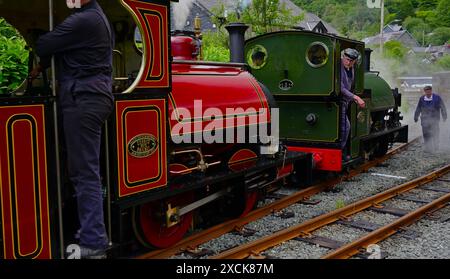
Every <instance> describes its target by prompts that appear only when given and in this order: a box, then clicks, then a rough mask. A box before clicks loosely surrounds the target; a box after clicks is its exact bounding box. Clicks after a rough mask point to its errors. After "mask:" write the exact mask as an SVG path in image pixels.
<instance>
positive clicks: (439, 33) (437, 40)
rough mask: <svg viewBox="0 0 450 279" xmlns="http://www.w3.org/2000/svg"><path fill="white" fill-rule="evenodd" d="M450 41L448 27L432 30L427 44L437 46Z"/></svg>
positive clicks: (449, 29) (449, 28)
mask: <svg viewBox="0 0 450 279" xmlns="http://www.w3.org/2000/svg"><path fill="white" fill-rule="evenodd" d="M449 39H450V27H439V28H436V29H434V30H433V32H432V33H431V34H430V35H429V38H428V42H429V43H430V44H432V45H435V46H439V45H443V44H445V43H446V42H448V41H449Z"/></svg>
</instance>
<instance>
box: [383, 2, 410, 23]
mask: <svg viewBox="0 0 450 279" xmlns="http://www.w3.org/2000/svg"><path fill="white" fill-rule="evenodd" d="M386 8H387V9H388V10H389V12H390V13H395V14H396V15H397V17H396V18H397V19H401V20H404V19H405V18H407V17H408V16H411V15H414V12H415V9H414V5H413V2H412V1H411V0H386Z"/></svg>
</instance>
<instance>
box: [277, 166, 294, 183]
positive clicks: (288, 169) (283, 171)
mask: <svg viewBox="0 0 450 279" xmlns="http://www.w3.org/2000/svg"><path fill="white" fill-rule="evenodd" d="M293 171H294V164H288V165H286V166H284V167H282V168H281V167H280V168H278V169H277V180H278V179H281V178H283V177H286V176H288V175H290V174H291V173H292V172H293Z"/></svg>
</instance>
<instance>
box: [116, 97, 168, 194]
mask: <svg viewBox="0 0 450 279" xmlns="http://www.w3.org/2000/svg"><path fill="white" fill-rule="evenodd" d="M165 108H166V101H165V100H164V99H149V100H126V101H117V102H116V123H117V125H116V126H117V127H116V133H117V146H116V148H117V168H118V187H119V189H118V193H119V197H124V196H129V195H132V194H136V193H140V192H143V191H148V190H150V189H153V188H156V187H161V186H165V185H166V184H167V148H166V146H167V142H166V125H165V123H166V113H165ZM142 119H145V120H146V121H142ZM142 134H151V135H153V136H154V137H155V138H156V139H157V142H158V148H157V149H156V151H155V152H154V153H153V154H152V155H150V156H148V157H145V158H136V157H133V156H131V155H130V154H129V152H128V144H129V142H130V141H131V139H133V138H134V137H136V136H138V135H142Z"/></svg>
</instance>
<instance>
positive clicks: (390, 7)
mask: <svg viewBox="0 0 450 279" xmlns="http://www.w3.org/2000/svg"><path fill="white" fill-rule="evenodd" d="M292 1H293V2H294V3H295V4H297V5H298V6H299V7H301V8H302V9H304V10H306V11H309V12H312V13H315V14H317V15H318V16H319V17H321V18H323V19H324V20H326V21H328V22H330V23H331V24H332V25H333V26H334V27H335V28H337V29H338V30H339V31H340V32H341V33H342V34H344V35H345V36H349V37H351V38H355V39H362V38H364V37H368V36H372V35H375V34H376V33H378V32H379V29H380V10H379V9H369V8H368V7H367V1H366V0H292ZM449 9H450V0H385V24H388V23H391V22H393V21H395V22H396V23H398V24H402V25H403V26H404V27H405V28H406V29H407V30H408V31H409V32H410V33H411V34H413V36H414V37H415V38H416V39H417V40H418V41H419V42H422V41H423V39H424V43H425V44H426V45H428V44H433V45H442V44H444V43H445V42H446V41H448V40H449V39H450V10H449Z"/></svg>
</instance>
